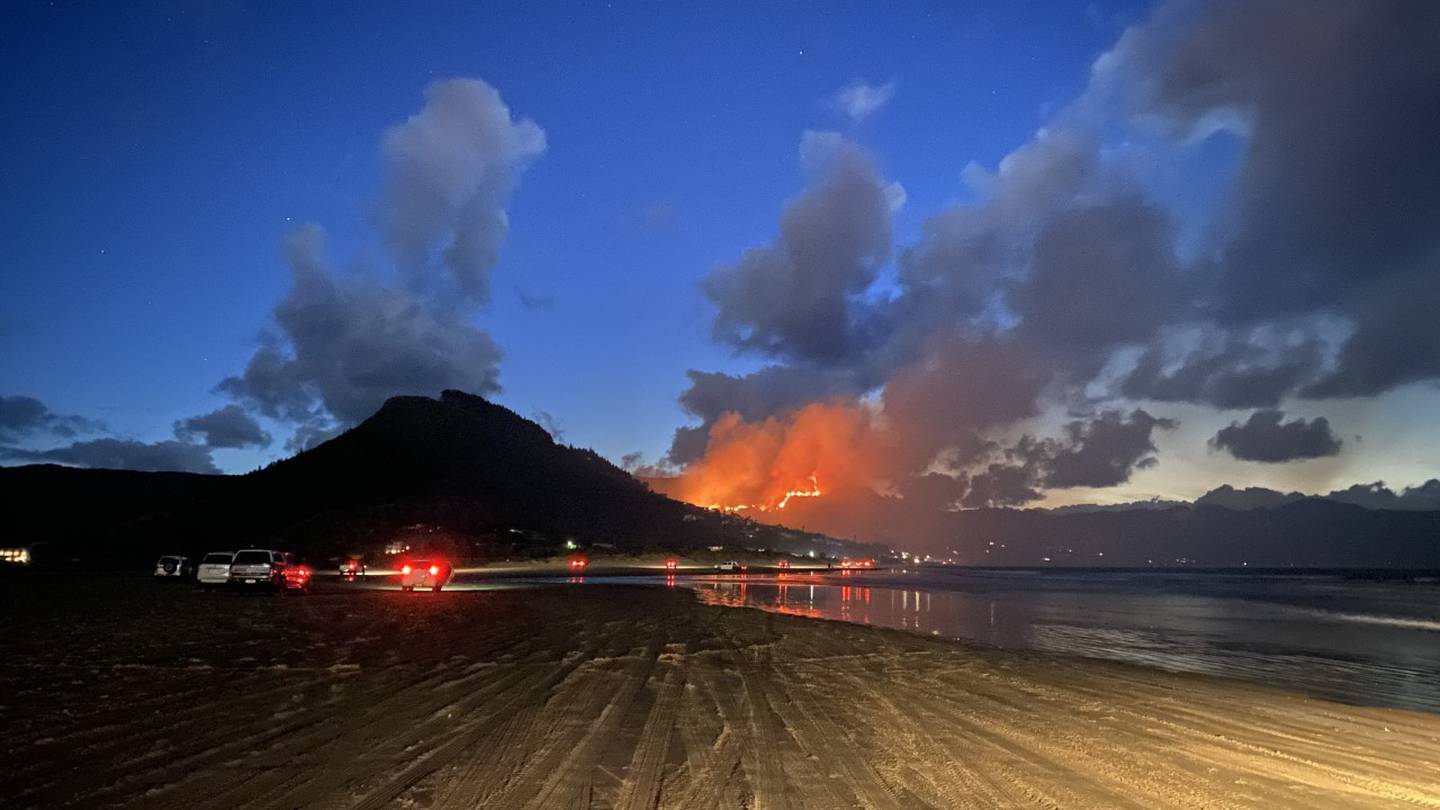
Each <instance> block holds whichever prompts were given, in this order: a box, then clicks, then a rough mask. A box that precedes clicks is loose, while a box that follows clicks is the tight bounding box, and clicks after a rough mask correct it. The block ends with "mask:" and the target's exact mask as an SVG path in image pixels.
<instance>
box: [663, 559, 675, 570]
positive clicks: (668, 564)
mask: <svg viewBox="0 0 1440 810" xmlns="http://www.w3.org/2000/svg"><path fill="white" fill-rule="evenodd" d="M675 566H676V562H675V561H674V560H666V561H665V567H666V568H674V567H675Z"/></svg>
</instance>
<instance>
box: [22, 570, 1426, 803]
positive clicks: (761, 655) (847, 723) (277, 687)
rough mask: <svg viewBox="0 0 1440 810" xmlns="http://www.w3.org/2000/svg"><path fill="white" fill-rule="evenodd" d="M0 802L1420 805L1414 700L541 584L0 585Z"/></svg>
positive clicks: (653, 593)
mask: <svg viewBox="0 0 1440 810" xmlns="http://www.w3.org/2000/svg"><path fill="white" fill-rule="evenodd" d="M0 593H3V594H4V601H5V603H6V613H7V620H6V622H5V623H4V625H3V627H0V648H3V650H4V656H3V659H0V690H3V691H0V725H3V727H4V728H5V729H6V733H5V735H4V737H3V741H0V746H3V751H4V762H5V765H4V767H3V768H0V806H4V807H9V808H19V807H55V806H81V807H104V806H127V807H161V808H229V807H350V808H373V807H386V806H400V807H417V808H455V807H487V808H522V807H533V808H568V807H601V808H611V807H613V808H648V807H664V808H707V807H714V808H730V807H750V808H851V807H862V808H923V807H935V808H951V807H975V808H984V807H1030V806H1038V807H1135V808H1161V807H1195V808H1201V807H1204V808H1217V807H1222V808H1231V807H1233V808H1240V807H1266V808H1273V807H1295V806H1304V807H1307V808H1325V807H1361V806H1363V807H1392V806H1393V807H1414V806H1440V716H1436V715H1430V714H1424V713H1418V712H1406V711H1400V710H1392V709H1375V708H1364V707H1353V706H1346V705H1341V704H1338V703H1332V702H1327V701H1322V700H1316V699H1311V698H1307V697H1305V696H1302V695H1298V694H1293V693H1288V692H1282V691H1276V690H1270V689H1267V688H1264V687H1260V686H1253V685H1247V684H1242V683H1238V682H1230V681H1225V680H1219V679H1212V678H1205V677H1200V676H1184V675H1173V674H1167V673H1163V672H1157V671H1151V670H1146V669H1141V668H1138V667H1132V666H1127V665H1123V664H1112V663H1103V662H1096V661H1088V660H1080V659H1066V658H1058V657H1047V656H1043V655H1039V654H1018V653H1012V652H1002V651H997V650H990V649H984V648H978V647H973V646H966V645H961V644H957V643H952V642H946V641H940V640H934V639H929V638H924V637H920V636H914V635H908V634H904V633H901V632H895V631H889V630H880V629H875V628H869V627H862V626H856V625H848V624H841V623H835V622H822V621H816V620H811V619H805V618H799V617H792V616H781V615H775V614H770V613H762V612H759V611H755V610H749V609H730V608H720V607H711V606H705V605H701V604H699V603H698V602H697V601H696V600H695V598H694V597H693V595H692V594H690V593H689V592H686V591H683V590H666V589H660V588H645V587H631V586H594V585H586V586H583V587H554V588H542V589H516V590H500V591H480V592H475V591H471V592H453V593H442V594H438V595H433V594H424V595H420V594H414V595H410V594H400V593H398V592H383V591H358V590H357V591H341V590H330V591H326V590H325V589H324V588H323V587H321V588H320V589H319V590H317V592H316V593H313V594H311V595H309V596H305V597H287V598H280V597H265V596H257V595H243V594H232V593H213V592H202V591H199V590H197V589H195V588H192V587H185V586H165V585H160V584H156V583H152V582H149V581H147V580H146V579H145V578H143V577H114V576H109V577H100V576H96V577H77V578H68V579H61V578H45V577H34V578H10V579H6V580H4V581H0Z"/></svg>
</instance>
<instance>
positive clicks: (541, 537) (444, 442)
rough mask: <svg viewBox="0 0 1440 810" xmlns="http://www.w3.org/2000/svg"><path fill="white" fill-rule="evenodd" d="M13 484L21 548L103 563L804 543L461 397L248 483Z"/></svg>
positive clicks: (37, 475)
mask: <svg viewBox="0 0 1440 810" xmlns="http://www.w3.org/2000/svg"><path fill="white" fill-rule="evenodd" d="M0 484H5V485H7V486H8V487H13V489H11V491H23V492H25V493H26V497H25V498H24V499H23V500H21V501H18V502H19V503H23V504H25V505H26V508H24V509H22V510H20V512H21V514H20V515H19V516H18V519H17V522H16V523H17V525H16V526H15V531H14V532H12V534H15V535H16V536H17V537H18V538H20V539H19V540H18V542H37V541H45V542H50V543H52V544H53V545H55V546H56V547H62V548H65V549H67V552H66V553H67V554H74V555H77V556H80V557H82V558H85V559H89V560H94V561H98V562H102V563H103V562H106V561H110V562H117V561H132V562H133V561H137V560H144V559H147V558H149V557H150V556H151V555H153V554H155V553H158V552H161V551H176V550H184V551H191V552H195V553H200V552H203V551H205V550H209V549H217V548H233V547H238V546H242V545H252V544H259V543H265V544H269V543H274V544H281V545H284V546H286V547H288V548H294V549H298V550H302V551H309V552H312V553H313V554H337V553H356V552H365V551H370V552H371V553H373V552H374V550H375V549H377V548H379V547H380V546H383V545H384V544H386V543H387V542H389V541H391V540H394V539H402V540H405V541H406V542H417V543H429V544H436V545H442V546H446V547H448V548H450V549H451V550H452V552H453V553H458V554H466V555H471V554H473V555H480V556H486V555H502V554H504V555H509V554H513V553H517V552H518V553H553V552H555V551H558V550H560V549H561V548H563V545H564V543H565V541H567V540H572V541H574V542H577V543H580V544H588V543H604V544H607V545H613V546H615V547H617V548H639V547H646V546H649V547H654V546H666V547H685V546H707V545H724V546H728V547H741V546H750V547H762V548H772V549H773V548H784V547H786V546H787V545H790V546H795V545H796V544H797V542H798V540H799V538H801V537H802V534H801V533H799V532H792V531H790V530H788V529H783V528H776V527H769V526H755V525H754V524H750V523H749V522H748V521H743V520H740V519H737V518H734V517H729V516H725V515H720V514H717V513H714V512H710V511H708V510H703V509H699V508H697V507H694V506H691V505H689V504H683V503H680V502H678V501H672V500H670V499H669V498H666V497H665V496H663V495H659V494H657V493H654V492H651V491H650V489H649V488H648V487H646V486H645V485H644V484H642V483H641V482H639V481H637V480H635V479H634V478H633V477H631V476H630V475H629V474H628V473H626V472H625V471H624V470H621V469H620V468H618V467H616V466H615V465H613V464H611V463H610V462H609V461H607V460H605V459H604V458H602V457H601V456H599V455H598V454H596V453H595V452H593V451H591V450H586V449H580V448H574V447H568V446H565V445H561V444H557V443H556V442H555V441H554V440H553V439H552V438H551V437H550V434H549V433H547V432H546V431H545V430H544V429H543V428H541V427H540V426H539V425H537V424H535V423H534V422H532V421H530V420H528V419H525V418H524V417H521V416H520V415H518V414H516V413H515V412H513V411H511V410H509V409H508V408H504V407H502V406H500V405H496V404H494V403H492V402H489V401H487V400H486V399H484V398H483V397H478V396H474V395H471V394H466V393H464V392H461V391H445V392H444V393H443V394H441V396H440V397H439V398H438V399H431V398H429V397H417V396H404V397H394V398H392V399H389V400H387V401H386V402H385V404H384V405H383V406H382V407H381V408H380V409H379V410H378V411H376V413H375V414H374V415H372V416H371V417H370V418H369V419H366V420H365V421H364V422H361V423H360V424H359V425H357V426H356V427H354V428H353V429H351V430H348V431H346V432H345V433H343V434H341V435H340V436H337V437H335V438H333V439H331V440H329V441H327V442H324V443H323V444H321V445H319V446H317V447H314V448H312V449H310V450H307V451H305V452H303V453H301V454H299V455H297V456H295V457H293V458H289V459H285V460H283V461H279V462H276V463H274V464H271V465H270V466H268V467H266V468H265V469H262V470H258V471H256V472H253V473H249V474H247V475H243V476H196V475H179V474H173V473H133V472H121V471H114V470H76V469H67V468H60V467H46V466H37V467H21V468H9V469H0ZM806 548H808V546H807V547H806Z"/></svg>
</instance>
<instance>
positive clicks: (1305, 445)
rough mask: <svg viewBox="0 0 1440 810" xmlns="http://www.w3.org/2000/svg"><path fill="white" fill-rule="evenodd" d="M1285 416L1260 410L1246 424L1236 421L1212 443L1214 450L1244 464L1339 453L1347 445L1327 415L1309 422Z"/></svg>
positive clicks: (1216, 436) (1251, 415) (1218, 433)
mask: <svg viewBox="0 0 1440 810" xmlns="http://www.w3.org/2000/svg"><path fill="white" fill-rule="evenodd" d="M1284 419H1285V413H1284V412H1283V411H1277V410H1259V411H1256V412H1254V413H1252V414H1250V418H1249V419H1247V420H1246V421H1245V422H1244V423H1243V424H1242V423H1239V422H1232V423H1231V424H1230V426H1229V427H1224V428H1221V429H1220V430H1219V432H1217V433H1216V434H1215V436H1214V438H1212V439H1211V440H1210V445H1211V447H1214V448H1215V449H1217V450H1225V451H1226V452H1228V453H1229V454H1230V455H1232V456H1234V457H1235V458H1237V459H1240V460H1242V461H1260V462H1266V463H1280V462H1285V461H1297V460H1302V459H1309V458H1324V457H1326V456H1334V455H1337V454H1339V452H1340V447H1341V445H1342V444H1343V442H1342V441H1341V440H1340V439H1338V438H1336V437H1335V435H1334V434H1333V433H1331V432H1330V422H1329V420H1327V419H1326V418H1325V417H1323V416H1317V417H1315V418H1314V419H1311V420H1309V421H1306V420H1305V419H1302V418H1296V419H1292V420H1291V421H1289V422H1285V421H1283V420H1284Z"/></svg>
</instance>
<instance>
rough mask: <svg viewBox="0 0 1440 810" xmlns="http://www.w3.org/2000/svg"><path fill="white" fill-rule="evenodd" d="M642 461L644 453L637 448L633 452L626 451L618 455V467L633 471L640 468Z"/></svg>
mask: <svg viewBox="0 0 1440 810" xmlns="http://www.w3.org/2000/svg"><path fill="white" fill-rule="evenodd" d="M644 461H645V454H644V453H641V452H640V451H638V450H637V451H635V452H633V453H626V454H625V455H623V456H621V457H620V469H622V470H626V471H628V472H635V471H636V470H638V469H640V465H641V464H642V463H644Z"/></svg>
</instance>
